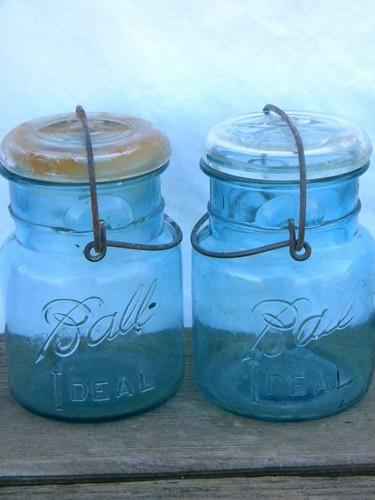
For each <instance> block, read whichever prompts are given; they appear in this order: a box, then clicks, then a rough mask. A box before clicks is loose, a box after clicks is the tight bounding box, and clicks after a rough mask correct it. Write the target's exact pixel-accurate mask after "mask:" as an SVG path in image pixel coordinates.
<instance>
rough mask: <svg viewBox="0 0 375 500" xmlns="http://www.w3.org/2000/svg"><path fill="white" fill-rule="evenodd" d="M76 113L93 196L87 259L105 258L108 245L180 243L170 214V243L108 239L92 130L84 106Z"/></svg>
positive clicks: (150, 247) (143, 247) (163, 246)
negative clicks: (98, 186) (98, 192)
mask: <svg viewBox="0 0 375 500" xmlns="http://www.w3.org/2000/svg"><path fill="white" fill-rule="evenodd" d="M76 114H77V116H78V118H79V120H80V121H81V123H82V128H83V131H84V139H85V147H86V152H87V166H88V174H89V186H90V196H91V214H92V228H93V233H94V239H93V241H91V242H90V243H88V244H87V245H86V246H85V248H84V251H83V253H84V255H85V257H86V259H87V260H90V261H91V262H98V261H99V260H101V259H103V258H104V256H105V254H106V252H107V247H115V248H126V249H130V250H144V251H160V250H169V249H171V248H174V247H175V246H177V245H179V244H180V243H181V241H182V238H183V235H182V231H181V228H180V226H179V225H178V224H177V223H176V222H175V221H174V220H172V219H171V218H170V217H168V215H164V222H165V223H166V224H168V225H169V226H170V227H171V228H172V230H173V232H174V238H173V240H172V241H170V242H169V243H162V244H152V245H148V244H144V243H128V242H125V241H115V240H107V228H106V225H105V222H104V221H103V220H102V219H100V217H99V205H98V194H97V189H96V175H95V162H94V154H93V148H92V141H91V135H90V130H89V126H88V123H87V116H86V113H85V110H84V109H83V107H82V106H77V107H76Z"/></svg>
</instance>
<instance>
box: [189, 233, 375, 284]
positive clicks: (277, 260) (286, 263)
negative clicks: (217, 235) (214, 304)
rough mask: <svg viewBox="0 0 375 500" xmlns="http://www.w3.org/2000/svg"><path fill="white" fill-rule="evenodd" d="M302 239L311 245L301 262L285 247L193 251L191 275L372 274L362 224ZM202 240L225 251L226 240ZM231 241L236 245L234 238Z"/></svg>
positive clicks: (373, 256)
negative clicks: (225, 254)
mask: <svg viewBox="0 0 375 500" xmlns="http://www.w3.org/2000/svg"><path fill="white" fill-rule="evenodd" d="M306 239H307V240H308V241H309V243H310V244H311V247H312V253H311V257H310V258H309V259H308V260H306V261H302V262H297V261H295V260H293V259H292V258H291V257H290V255H289V251H288V248H281V249H278V250H273V251H269V252H265V253H262V254H258V255H254V256H249V257H242V258H236V259H217V258H210V257H206V256H204V255H202V254H200V253H198V252H197V251H195V250H193V254H192V260H193V274H194V275H195V276H196V277H197V279H199V276H202V270H207V273H211V272H215V271H216V272H223V273H227V274H228V275H231V276H233V277H235V276H239V275H247V276H252V275H257V276H260V277H261V278H262V279H265V280H266V279H276V278H277V277H285V276H288V277H290V278H291V279H292V278H293V277H301V276H304V277H305V278H306V277H308V276H312V277H314V278H316V276H317V275H319V276H321V277H322V278H323V279H324V278H325V277H328V276H332V275H333V274H336V273H338V274H340V273H347V272H351V271H352V272H353V273H354V272H357V270H358V269H362V270H363V271H364V273H367V274H369V275H370V276H374V277H375V241H374V238H373V236H372V234H371V233H370V232H369V231H368V230H367V229H366V228H365V227H364V226H362V225H358V226H357V228H356V231H355V233H354V234H353V236H352V237H350V238H349V237H348V238H342V239H339V240H336V241H335V240H334V239H331V240H330V239H327V238H325V236H324V233H321V235H320V236H319V237H318V236H317V235H314V237H313V238H311V239H310V238H309V235H307V237H306ZM204 243H205V247H206V248H209V249H210V250H217V251H229V244H228V242H226V243H223V242H220V241H218V240H216V239H214V238H212V237H208V238H207V239H206V240H205V241H204ZM233 243H234V244H235V245H236V242H235V240H233ZM255 246H256V245H254V247H255ZM249 248H251V246H249ZM238 249H241V250H243V249H244V248H242V247H241V248H238V243H237V246H236V247H234V250H238ZM204 274H206V273H204Z"/></svg>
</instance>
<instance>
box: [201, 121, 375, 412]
mask: <svg viewBox="0 0 375 500" xmlns="http://www.w3.org/2000/svg"><path fill="white" fill-rule="evenodd" d="M290 118H291V120H292V122H293V123H294V124H295V126H296V127H297V130H298V131H299V133H300V136H301V138H302V141H303V144H304V148H305V158H306V172H307V205H306V209H307V212H306V233H305V239H306V241H307V242H308V244H309V245H310V246H311V249H312V253H311V255H310V256H306V257H308V258H306V260H303V261H298V260H295V259H293V258H291V256H290V254H289V252H288V249H287V248H278V249H274V250H272V251H266V252H264V253H259V254H257V255H251V256H245V257H242V258H222V257H223V256H224V254H225V253H227V252H234V251H236V252H241V251H246V250H247V249H254V248H258V247H262V246H266V245H269V244H273V243H277V242H280V241H283V240H284V241H285V240H288V221H289V220H290V219H294V220H295V222H296V224H298V220H299V216H300V212H299V210H300V171H299V166H300V165H299V161H298V157H297V154H296V146H295V143H294V141H293V136H292V134H291V131H290V130H289V128H288V126H287V125H286V123H284V122H283V121H282V120H281V119H280V116H277V115H276V114H274V113H267V114H264V113H254V114H248V115H244V116H240V117H237V118H234V119H232V120H228V121H226V122H224V123H222V124H219V125H218V126H216V127H215V128H213V129H212V130H211V131H210V133H209V135H208V138H207V141H206V144H205V148H204V152H203V157H202V161H201V168H202V170H203V171H204V172H205V173H206V174H207V175H209V177H210V193H211V194H210V202H209V205H208V222H209V224H208V225H206V226H204V224H202V223H200V224H199V226H198V225H197V226H196V228H195V229H194V231H193V235H192V241H193V243H194V246H195V247H196V250H194V252H193V318H194V324H193V340H194V363H195V372H196V377H197V379H198V382H199V385H200V387H201V389H202V391H203V392H204V394H205V395H206V396H207V397H208V398H209V399H210V400H211V401H213V402H214V403H216V404H218V405H220V406H222V407H223V408H226V409H228V410H230V411H233V412H235V413H239V414H242V415H246V416H249V417H255V418H260V419H267V420H303V419H314V418H319V417H324V416H328V415H332V414H335V413H337V412H340V411H341V410H344V409H345V408H348V407H350V406H351V405H352V404H354V403H355V402H356V401H358V400H359V399H360V398H361V397H362V396H363V395H364V394H365V392H366V390H367V388H368V386H369V383H370V380H371V377H372V372H373V365H374V355H375V322H374V301H373V293H374V242H373V239H372V237H371V236H370V234H369V233H368V231H367V230H366V229H365V228H364V227H362V226H361V225H360V224H359V223H358V214H359V210H360V202H359V199H358V184H359V176H360V175H361V174H362V173H363V172H364V171H365V170H366V169H367V167H368V165H369V157H370V153H371V145H370V142H369V140H368V138H367V136H366V135H365V134H364V133H363V132H362V131H361V130H360V129H359V128H358V127H357V126H355V125H354V124H352V123H350V122H348V121H345V120H341V119H338V118H334V117H330V116H325V115H320V114H313V113H294V112H293V113H291V114H290ZM201 222H202V221H201ZM199 227H201V228H199ZM204 252H207V254H208V255H204ZM215 252H219V254H222V255H219V257H215V256H214V255H215Z"/></svg>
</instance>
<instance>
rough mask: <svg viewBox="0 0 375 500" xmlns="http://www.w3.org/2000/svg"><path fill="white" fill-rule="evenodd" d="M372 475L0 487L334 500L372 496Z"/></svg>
mask: <svg viewBox="0 0 375 500" xmlns="http://www.w3.org/2000/svg"><path fill="white" fill-rule="evenodd" d="M374 492H375V477H372V476H364V477H356V478H348V477H345V478H341V477H340V478H338V477H333V478H327V477H324V478H322V477H314V478H304V477H280V476H279V477H261V478H260V477H258V478H236V479H233V478H232V479H228V478H227V479H188V480H168V481H138V482H126V483H123V482H117V483H104V484H103V483H101V484H75V485H38V486H28V487H22V486H16V487H7V488H3V489H1V490H0V498H6V499H12V500H19V499H23V498H29V499H38V500H39V499H43V498H46V499H52V498H53V499H54V500H55V499H60V498H61V499H67V498H69V499H75V498H77V499H78V498H79V499H80V500H85V499H90V500H91V499H95V498H103V499H106V500H108V499H111V500H112V499H117V498H131V499H133V498H138V499H144V500H151V499H152V500H158V499H161V500H162V499H168V498H171V499H176V498H187V499H206V500H207V499H220V498H225V499H228V498H230V499H231V500H236V499H241V500H243V499H251V498H254V499H256V500H262V499H264V500H273V499H280V500H282V499H285V500H295V499H305V500H306V499H308V500H324V499H327V500H335V499H356V500H369V499H372V498H375V493H374Z"/></svg>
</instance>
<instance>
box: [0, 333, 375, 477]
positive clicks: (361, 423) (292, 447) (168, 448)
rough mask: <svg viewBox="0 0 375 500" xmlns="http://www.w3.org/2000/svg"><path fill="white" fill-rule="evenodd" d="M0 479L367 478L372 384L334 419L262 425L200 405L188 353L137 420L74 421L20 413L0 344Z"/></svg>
mask: <svg viewBox="0 0 375 500" xmlns="http://www.w3.org/2000/svg"><path fill="white" fill-rule="evenodd" d="M0 349H1V352H0V428H1V430H2V432H1V441H0V454H1V457H0V482H1V483H2V484H8V485H9V484H18V483H21V484H22V483H23V482H26V483H30V482H33V481H34V482H57V481H60V480H64V478H69V482H71V478H72V477H73V478H75V480H76V481H77V482H78V481H81V480H82V479H84V480H85V481H90V480H91V479H90V478H92V480H93V481H97V480H98V478H102V479H103V480H107V479H110V478H115V479H116V480H119V479H132V478H143V479H145V478H151V477H153V478H154V477H159V478H166V479H167V478H174V477H179V476H181V475H185V476H187V475H190V476H191V477H194V476H199V475H200V474H202V473H204V474H206V475H207V474H213V475H215V474H218V475H221V476H222V475H228V474H229V475H262V474H265V473H267V474H276V475H278V474H286V473H288V474H294V473H295V474H300V473H308V474H320V473H322V472H323V473H327V472H331V473H337V474H344V473H345V474H347V473H353V472H359V473H362V474H364V473H372V472H375V439H374V435H375V387H374V385H373V386H372V389H371V390H370V392H369V394H368V395H367V397H365V398H364V400H362V402H360V403H359V404H358V405H357V406H355V407H354V408H352V409H351V410H349V411H346V412H344V413H342V414H340V415H337V416H335V417H331V418H327V419H323V420H318V421H312V422H301V423H282V424H275V423H267V422H261V421H255V420H252V419H247V418H244V417H240V416H236V415H233V414H231V413H228V412H225V411H223V410H220V409H219V408H217V407H215V406H213V405H212V404H210V403H209V402H206V401H205V400H204V399H203V398H202V396H201V395H200V394H199V393H198V392H197V390H196V387H195V383H194V381H193V379H192V374H191V366H190V364H191V363H190V361H191V359H190V356H187V362H188V366H187V370H186V376H185V380H184V383H183V386H182V388H181V390H180V391H179V393H178V394H177V395H176V396H175V397H174V398H172V399H171V400H170V401H168V402H167V403H166V404H165V405H163V406H161V407H159V408H157V409H155V410H154V411H151V412H149V413H147V414H145V415H141V416H137V417H133V418H128V419H124V420H118V421H115V422H105V423H96V424H95V423H92V424H77V423H64V422H57V421H53V420H49V419H45V418H42V417H39V416H37V415H34V414H32V413H29V412H27V411H26V410H24V409H23V408H21V407H20V406H19V405H18V404H16V403H15V402H14V401H13V399H12V397H11V395H10V394H9V391H8V388H7V383H6V369H5V357H4V346H3V341H2V340H0Z"/></svg>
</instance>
